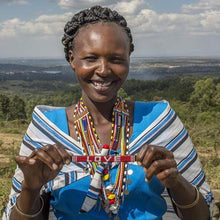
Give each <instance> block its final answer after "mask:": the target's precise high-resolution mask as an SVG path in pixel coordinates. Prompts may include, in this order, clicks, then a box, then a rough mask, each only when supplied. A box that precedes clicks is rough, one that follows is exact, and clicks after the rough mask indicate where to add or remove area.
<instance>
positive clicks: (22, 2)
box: [7, 0, 29, 5]
mask: <svg viewBox="0 0 220 220" xmlns="http://www.w3.org/2000/svg"><path fill="white" fill-rule="evenodd" d="M7 2H8V4H9V5H28V4H29V2H28V1H25V0H13V1H10V0H8V1H7Z"/></svg>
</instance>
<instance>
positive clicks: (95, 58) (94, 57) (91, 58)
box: [83, 56, 97, 62]
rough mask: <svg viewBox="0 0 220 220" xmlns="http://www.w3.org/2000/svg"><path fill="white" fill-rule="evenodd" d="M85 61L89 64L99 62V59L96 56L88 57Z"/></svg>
mask: <svg viewBox="0 0 220 220" xmlns="http://www.w3.org/2000/svg"><path fill="white" fill-rule="evenodd" d="M83 59H84V60H86V61H88V62H95V61H96V60H97V57H96V56H86V57H84V58H83Z"/></svg>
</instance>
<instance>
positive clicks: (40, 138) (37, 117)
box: [3, 102, 214, 220]
mask: <svg viewBox="0 0 220 220" xmlns="http://www.w3.org/2000/svg"><path fill="white" fill-rule="evenodd" d="M164 104H166V108H165V109H164V111H163V112H162V113H161V114H159V115H158V117H157V118H156V119H155V120H154V121H153V122H152V123H151V124H150V125H149V126H147V127H146V129H145V130H143V132H141V133H140V134H139V135H138V136H137V137H136V138H135V139H134V140H133V141H132V142H131V143H130V144H129V150H130V153H131V154H136V153H137V152H138V151H139V150H140V148H141V147H142V146H143V145H145V144H152V145H158V146H164V147H166V148H167V149H168V150H171V151H172V152H173V153H174V157H175V160H176V162H177V164H178V169H179V171H180V173H181V174H182V175H183V176H184V177H185V178H186V179H187V180H188V181H189V182H190V183H191V184H193V185H195V186H197V187H198V188H199V191H200V192H201V193H202V194H203V196H204V198H205V199H206V202H207V204H208V205H209V208H210V213H211V216H212V209H213V202H214V201H213V196H212V193H211V191H210V188H209V185H208V184H207V182H206V179H205V175H204V172H203V170H202V168H201V164H200V161H199V159H198V157H197V154H196V151H195V149H194V146H193V144H192V142H191V140H190V137H189V136H188V134H187V131H186V129H185V128H184V126H183V124H182V123H181V121H180V119H179V118H178V117H177V116H176V114H175V112H174V111H173V110H172V109H171V108H170V106H169V104H168V103H166V102H164ZM144 106H146V103H145V104H143V107H144ZM55 109H57V108H55V107H48V106H37V107H35V110H34V112H33V121H32V123H31V124H30V125H29V127H28V130H27V132H26V134H25V137H24V140H23V143H22V145H21V150H20V154H21V155H30V154H31V152H32V151H33V150H34V149H35V148H37V147H42V146H44V145H46V144H54V143H57V144H60V145H61V146H63V147H64V148H65V149H66V150H67V151H69V152H71V153H73V154H74V155H82V149H81V146H79V144H78V142H76V141H75V140H73V139H72V138H71V137H70V136H68V135H67V134H65V133H64V132H62V131H61V130H60V129H59V128H57V127H56V125H54V124H53V123H52V122H51V121H49V120H48V119H47V118H46V117H45V115H44V114H43V112H45V111H52V110H55ZM84 168H86V164H85V163H77V164H75V163H71V164H70V165H68V166H66V165H65V166H64V167H63V169H62V170H61V172H60V173H59V174H58V175H57V177H56V178H55V179H54V180H53V181H50V182H49V183H47V184H46V185H45V186H43V187H42V192H50V191H51V190H55V189H58V188H61V187H64V186H66V185H68V184H70V183H72V182H74V181H77V180H79V179H80V178H83V177H85V176H87V175H89V174H87V173H85V172H84V171H83V170H84ZM22 180H23V175H22V172H21V170H20V169H19V168H17V169H16V171H15V175H14V177H13V185H12V189H11V194H10V196H9V202H8V205H7V207H6V209H5V212H4V216H3V220H5V219H9V215H10V212H11V209H12V207H13V206H14V204H15V202H16V198H17V196H18V195H19V193H20V192H21V182H22ZM162 196H163V197H164V199H165V200H166V202H167V212H166V214H165V215H164V216H163V219H165V220H166V219H167V220H170V219H179V218H178V217H177V216H176V214H175V212H174V208H173V206H172V202H171V199H170V197H169V195H168V193H167V191H166V190H165V191H164V193H163V194H162ZM54 218H55V217H54V215H53V210H51V212H50V219H54Z"/></svg>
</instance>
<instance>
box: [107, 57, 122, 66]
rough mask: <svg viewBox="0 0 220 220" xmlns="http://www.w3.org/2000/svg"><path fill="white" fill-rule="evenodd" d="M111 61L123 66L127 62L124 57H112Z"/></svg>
mask: <svg viewBox="0 0 220 220" xmlns="http://www.w3.org/2000/svg"><path fill="white" fill-rule="evenodd" d="M110 61H111V62H112V63H115V64H121V63H123V62H124V61H125V59H124V58H122V57H111V58H110Z"/></svg>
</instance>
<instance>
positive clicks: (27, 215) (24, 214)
mask: <svg viewBox="0 0 220 220" xmlns="http://www.w3.org/2000/svg"><path fill="white" fill-rule="evenodd" d="M40 200H41V208H40V210H39V211H38V212H36V213H35V214H32V215H29V214H26V213H23V212H22V211H21V210H20V209H19V208H18V206H17V203H15V210H16V211H17V212H18V213H19V214H20V215H22V216H24V217H27V218H35V217H37V216H38V215H39V214H40V213H41V212H42V210H43V208H44V200H43V198H42V196H40Z"/></svg>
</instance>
